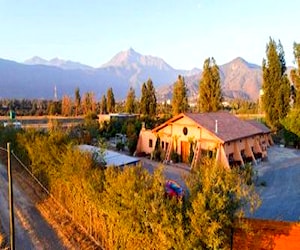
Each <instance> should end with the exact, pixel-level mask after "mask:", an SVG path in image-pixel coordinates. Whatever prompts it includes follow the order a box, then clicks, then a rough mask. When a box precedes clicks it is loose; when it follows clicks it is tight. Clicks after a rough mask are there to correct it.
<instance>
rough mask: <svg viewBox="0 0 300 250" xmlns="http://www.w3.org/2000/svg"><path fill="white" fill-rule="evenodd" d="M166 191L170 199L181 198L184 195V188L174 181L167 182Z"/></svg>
mask: <svg viewBox="0 0 300 250" xmlns="http://www.w3.org/2000/svg"><path fill="white" fill-rule="evenodd" d="M165 191H166V194H167V195H168V196H169V197H176V198H181V197H183V195H184V191H183V188H182V187H181V186H180V185H179V184H178V183H177V182H176V181H174V180H167V181H166V185H165Z"/></svg>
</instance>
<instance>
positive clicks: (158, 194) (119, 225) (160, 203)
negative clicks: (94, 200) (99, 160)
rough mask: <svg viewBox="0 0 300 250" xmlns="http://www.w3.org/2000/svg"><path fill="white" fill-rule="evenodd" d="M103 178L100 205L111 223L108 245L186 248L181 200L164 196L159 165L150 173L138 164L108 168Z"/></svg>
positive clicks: (129, 247)
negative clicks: (121, 168)
mask: <svg viewBox="0 0 300 250" xmlns="http://www.w3.org/2000/svg"><path fill="white" fill-rule="evenodd" d="M105 180H106V182H105V184H104V190H105V191H104V192H103V193H102V194H101V200H102V204H103V205H102V207H103V211H104V214H105V218H107V224H108V225H112V226H113V231H112V232H111V233H110V234H109V236H108V241H109V244H108V246H107V249H188V243H187V242H186V241H185V240H184V233H185V232H184V228H183V225H184V223H183V216H182V204H183V203H182V202H181V201H177V200H175V199H166V198H165V192H164V186H165V185H164V183H165V179H164V177H163V172H162V169H161V168H159V169H158V170H155V171H154V174H153V175H152V174H150V173H149V172H148V171H147V170H145V169H144V168H142V167H141V166H136V167H134V168H133V167H125V168H124V169H123V170H120V169H117V168H108V169H107V171H105ZM120 183H122V185H120Z"/></svg>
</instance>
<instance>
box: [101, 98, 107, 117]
mask: <svg viewBox="0 0 300 250" xmlns="http://www.w3.org/2000/svg"><path fill="white" fill-rule="evenodd" d="M100 113H101V114H107V99H106V96H105V95H103V96H102V98H101V104H100Z"/></svg>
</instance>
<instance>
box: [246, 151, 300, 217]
mask: <svg viewBox="0 0 300 250" xmlns="http://www.w3.org/2000/svg"><path fill="white" fill-rule="evenodd" d="M268 155H269V156H268V160H267V161H265V162H262V163H260V164H258V165H257V166H255V170H256V171H257V173H258V180H257V191H258V193H259V194H260V198H261V200H262V204H261V206H260V208H259V209H258V210H257V211H256V212H255V213H254V214H253V215H252V216H251V217H255V218H263V219H272V220H283V221H299V220H300V151H299V150H295V149H288V148H281V147H279V146H276V145H275V146H272V147H271V148H270V149H269V151H268ZM262 184H263V185H262Z"/></svg>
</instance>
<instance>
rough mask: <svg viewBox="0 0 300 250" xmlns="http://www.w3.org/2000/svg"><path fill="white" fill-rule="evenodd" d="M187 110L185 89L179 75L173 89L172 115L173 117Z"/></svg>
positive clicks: (182, 78)
mask: <svg viewBox="0 0 300 250" xmlns="http://www.w3.org/2000/svg"><path fill="white" fill-rule="evenodd" d="M188 108H189V104H188V98H187V87H186V84H185V81H184V77H182V76H181V75H179V76H178V79H177V81H176V82H175V83H174V87H173V97H172V113H173V115H178V114H180V113H183V112H186V111H187V110H188Z"/></svg>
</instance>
